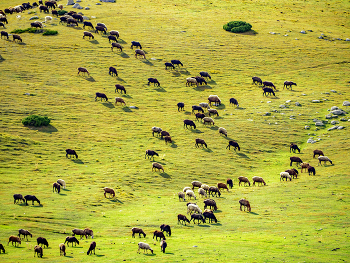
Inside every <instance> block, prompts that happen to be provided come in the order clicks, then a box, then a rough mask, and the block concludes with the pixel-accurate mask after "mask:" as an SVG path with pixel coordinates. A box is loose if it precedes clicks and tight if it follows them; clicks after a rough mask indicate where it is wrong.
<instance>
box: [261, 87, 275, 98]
mask: <svg viewBox="0 0 350 263" xmlns="http://www.w3.org/2000/svg"><path fill="white" fill-rule="evenodd" d="M263 91H264V92H263V96H264V95H265V96H266V97H267V95H268V94H270V95H271V94H273V96H275V97H276V94H275V92H274V91H273V89H271V88H263Z"/></svg>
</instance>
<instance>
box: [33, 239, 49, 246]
mask: <svg viewBox="0 0 350 263" xmlns="http://www.w3.org/2000/svg"><path fill="white" fill-rule="evenodd" d="M36 242H37V243H38V246H39V245H40V244H42V245H43V246H46V247H49V242H47V240H46V238H44V237H38V238H37V239H36Z"/></svg>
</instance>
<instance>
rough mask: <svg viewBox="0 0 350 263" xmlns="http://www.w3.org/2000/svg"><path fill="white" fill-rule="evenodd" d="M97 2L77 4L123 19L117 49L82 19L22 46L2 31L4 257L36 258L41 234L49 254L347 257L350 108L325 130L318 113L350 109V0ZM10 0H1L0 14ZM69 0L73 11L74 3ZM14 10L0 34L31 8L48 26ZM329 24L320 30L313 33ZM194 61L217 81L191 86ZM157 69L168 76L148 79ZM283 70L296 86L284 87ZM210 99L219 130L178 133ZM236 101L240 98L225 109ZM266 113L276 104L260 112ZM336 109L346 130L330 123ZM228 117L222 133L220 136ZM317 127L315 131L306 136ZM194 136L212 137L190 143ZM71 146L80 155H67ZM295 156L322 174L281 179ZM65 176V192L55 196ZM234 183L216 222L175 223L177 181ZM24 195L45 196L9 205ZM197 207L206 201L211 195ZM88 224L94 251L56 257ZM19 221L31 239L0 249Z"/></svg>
mask: <svg viewBox="0 0 350 263" xmlns="http://www.w3.org/2000/svg"><path fill="white" fill-rule="evenodd" d="M96 2H97V1H92V0H82V2H80V5H81V6H83V7H86V6H89V7H90V10H81V11H82V12H83V14H84V15H86V16H88V17H90V20H89V21H91V22H92V23H93V24H94V25H96V23H99V22H100V23H105V24H106V25H107V27H108V31H109V30H118V31H119V32H120V39H119V41H118V42H119V43H120V44H121V45H122V46H123V47H124V49H123V52H119V51H117V50H116V49H114V51H113V52H112V51H111V48H110V47H111V44H110V43H108V39H107V36H106V35H102V34H97V33H95V32H94V31H93V30H90V32H92V33H93V34H94V36H95V39H94V40H88V39H83V38H82V37H83V31H85V30H86V31H89V29H88V28H86V29H85V30H84V29H83V27H82V24H79V26H78V27H67V26H66V25H62V24H60V23H59V19H56V18H54V20H53V21H52V22H51V23H47V24H45V29H51V30H57V31H58V35H55V36H43V35H42V34H40V33H23V34H21V37H22V39H23V43H15V42H13V41H12V36H10V39H9V40H6V39H4V38H3V39H1V45H0V55H1V57H2V58H3V59H2V60H0V76H1V86H0V87H1V93H2V100H1V102H0V112H1V122H0V136H1V137H0V142H1V143H0V150H1V152H2V154H1V155H0V173H1V174H0V176H1V177H0V178H1V179H0V182H1V183H0V200H1V203H2V209H1V210H0V216H1V224H0V243H2V244H3V245H4V246H5V249H6V253H5V254H0V261H1V262H32V261H33V259H34V258H33V247H34V246H35V245H36V238H37V237H39V236H42V237H45V238H47V240H48V242H49V248H45V249H44V258H43V259H42V260H44V261H47V262H68V261H69V262H72V261H74V262H81V261H85V262H86V261H87V262H106V261H107V262H115V261H117V262H119V261H123V260H125V261H129V262H148V261H151V260H157V261H160V262H178V261H188V262H208V261H209V260H213V261H218V262H232V261H236V262H280V261H285V262H341V261H348V259H347V258H349V252H350V247H349V242H348V240H349V220H348V219H349V216H350V214H349V208H350V205H349V179H350V173H349V171H348V160H349V147H350V142H349V139H350V138H349V137H350V136H349V131H348V129H349V122H348V121H340V119H341V118H346V119H349V114H347V115H346V116H340V117H339V118H337V119H330V120H328V124H326V125H325V127H322V128H319V129H316V126H315V125H314V122H313V119H319V120H326V118H325V116H326V115H327V114H329V111H328V110H329V109H330V108H331V107H332V106H338V107H340V108H342V109H344V110H346V111H349V110H348V109H346V107H343V106H342V103H343V101H345V100H347V101H350V96H349V95H350V93H349V78H348V76H349V73H348V71H349V62H350V60H349V43H350V42H348V41H344V40H345V39H346V38H350V24H349V12H350V11H349V3H348V2H347V1H327V2H322V1H314V0H312V1H284V0H282V1H234V2H233V1H216V0H215V1H191V2H188V1H182V0H180V1H176V2H174V1H167V0H161V1H146V2H140V1H134V0H131V1H126V2H120V1H117V3H102V4H101V5H96ZM59 3H64V4H66V1H60V2H59ZM16 4H20V2H18V3H16ZM13 5H14V2H13V1H10V0H3V1H1V4H0V9H2V10H4V9H5V8H7V7H9V6H13ZM64 10H68V11H70V10H75V11H80V10H76V9H73V8H71V6H65V7H64ZM28 12H31V13H30V14H29V13H28ZM19 15H20V17H19V18H16V15H15V14H13V15H8V20H9V23H8V24H6V25H5V28H4V29H1V30H3V31H6V32H11V31H12V30H15V29H25V28H28V27H30V22H32V21H31V20H29V18H30V17H32V16H34V15H38V16H39V18H40V19H39V21H43V20H44V17H45V16H46V14H43V13H40V12H39V11H38V9H33V10H30V11H28V10H27V11H25V12H23V13H22V14H19ZM92 17H95V18H92ZM232 20H243V21H246V22H248V23H250V24H251V25H253V28H252V29H253V31H250V32H248V33H243V34H232V33H229V32H226V31H225V30H223V29H222V26H223V25H224V24H225V23H227V22H229V21H232ZM302 30H304V31H306V34H301V33H300V31H302ZM321 34H324V35H323V36H324V39H319V38H318V37H319V36H321ZM338 38H339V39H342V40H338ZM133 40H135V41H139V42H141V44H142V47H143V50H144V51H145V52H146V57H147V58H146V59H141V58H139V59H136V58H135V52H134V51H133V50H132V49H131V48H130V45H131V43H130V42H131V41H133ZM172 59H179V60H180V61H181V62H182V63H183V64H184V66H183V67H179V68H177V69H176V70H165V66H164V63H165V62H170V60H172ZM110 66H114V67H116V68H117V70H118V77H112V76H110V75H108V68H109V67H110ZM78 67H86V68H87V69H88V70H89V72H90V75H89V76H87V75H86V76H84V75H77V73H78V70H77V68H78ZM200 71H207V72H209V73H210V74H211V76H212V79H211V80H209V81H208V85H206V86H199V87H195V86H192V87H187V86H186V78H188V77H190V76H197V75H199V72H200ZM253 76H259V77H261V78H262V79H263V81H272V82H273V83H274V84H275V85H276V87H277V90H278V91H277V92H276V97H270V96H269V97H264V96H262V90H261V88H260V87H259V86H257V85H254V84H252V79H251V77H253ZM150 77H153V78H157V79H158V80H159V82H160V84H161V85H160V87H155V86H153V85H150V86H148V85H147V82H148V81H147V79H148V78H150ZM285 80H290V81H294V82H296V83H297V86H293V90H286V89H283V82H284V81H285ZM115 84H121V85H123V86H125V88H126V91H127V94H126V95H124V94H123V95H121V94H116V93H115V92H114V90H115ZM331 90H333V91H335V92H332V91H331ZM96 92H103V93H105V94H106V95H107V96H108V98H109V100H108V102H101V101H99V100H98V101H95V93H96ZM28 94H30V95H28ZM211 94H215V95H218V96H219V97H220V98H221V100H222V102H223V103H222V104H221V105H220V106H218V107H214V106H213V108H216V109H217V110H218V112H219V117H213V119H214V121H215V125H214V126H205V125H203V124H201V123H200V122H198V124H197V122H196V125H197V129H185V128H184V127H183V120H184V119H191V120H195V116H194V114H191V106H192V105H198V103H200V102H207V98H208V96H209V95H211ZM114 97H123V98H124V100H125V101H126V104H127V106H120V105H115V104H114ZM232 97H234V98H236V99H237V100H238V102H239V105H240V106H239V107H238V108H235V107H233V106H232V105H230V104H229V99H230V98H232ZM312 100H320V101H321V102H320V103H313V102H312ZM287 101H290V102H287ZM178 102H184V103H185V111H182V112H178V110H177V106H176V104H177V103H178ZM295 102H299V103H300V104H301V106H296V105H295ZM282 104H283V105H286V108H281V107H280V105H282ZM130 106H135V107H136V108H134V107H132V108H130ZM266 112H270V113H271V115H270V116H264V114H265V113H266ZM31 114H37V115H42V116H48V117H49V118H50V119H51V123H50V125H49V126H47V127H40V128H34V127H26V126H23V125H22V123H21V121H22V119H23V118H25V117H27V116H28V115H31ZM332 120H336V121H338V122H339V124H337V125H342V126H344V127H345V129H343V130H333V131H328V130H327V129H328V128H330V127H332V126H333V125H331V124H330V122H331V121H332ZM306 125H309V126H310V127H311V128H310V129H308V130H307V129H305V128H304V127H305V126H306ZM153 126H157V127H161V128H162V129H163V130H166V131H168V132H169V133H170V135H171V137H172V139H173V144H167V145H166V144H165V142H164V140H162V139H160V138H159V137H157V136H152V132H151V128H152V127H153ZM219 127H225V128H226V129H227V131H228V137H227V138H226V137H223V136H222V135H220V134H219V133H218V128H219ZM310 137H312V138H313V139H314V140H316V141H317V142H316V143H315V144H308V143H306V141H307V140H308V139H309V138H310ZM196 138H201V139H204V140H205V141H206V143H207V144H208V148H207V149H206V148H204V149H202V148H196V147H195V139H196ZM229 140H235V141H237V142H238V143H239V145H240V146H241V151H239V152H238V151H237V152H235V151H234V150H232V149H231V151H229V150H228V149H226V146H227V145H228V141H229ZM291 142H294V143H297V144H298V146H299V147H300V148H301V153H300V154H299V153H296V154H293V153H290V152H289V145H290V143H291ZM67 148H71V149H75V150H76V151H77V153H78V155H79V158H78V159H67V158H66V157H65V149H67ZM147 149H152V150H155V151H157V152H158V153H159V157H155V161H156V162H159V163H161V164H162V165H163V167H164V169H165V172H164V173H160V172H152V162H153V161H152V160H149V159H145V157H144V154H145V151H146V150H147ZM315 149H320V150H323V151H324V153H325V154H326V156H328V157H329V158H330V159H331V160H332V161H333V165H330V164H329V163H328V164H327V165H325V166H317V159H313V158H312V155H313V154H312V152H313V150H315ZM290 156H298V157H300V158H301V159H302V160H303V161H304V162H309V163H310V164H311V165H313V166H314V167H315V168H316V175H315V176H309V175H308V174H307V173H299V177H298V179H294V180H292V181H291V182H290V181H288V182H285V181H284V182H281V181H280V179H279V178H280V176H279V174H280V172H282V171H285V170H286V169H289V167H290V166H289V157H290ZM294 167H296V165H294ZM298 170H299V172H300V168H298ZM239 176H246V177H248V178H249V180H251V178H252V177H253V176H261V177H263V178H264V179H265V181H266V182H267V185H266V186H259V187H257V186H255V187H254V186H250V187H249V186H238V180H237V178H238V177H239ZM59 178H62V179H64V180H65V181H66V183H67V188H66V189H64V190H63V191H62V192H61V193H60V194H57V193H53V192H52V184H53V183H54V182H56V181H57V179H59ZM227 178H232V179H233V180H234V187H233V189H232V190H230V191H229V192H225V191H223V192H222V195H221V197H220V198H216V197H214V199H215V200H216V202H217V204H218V211H216V212H215V215H216V217H217V218H218V223H216V224H215V223H212V224H209V223H206V224H200V225H193V223H191V224H190V225H187V226H184V225H180V224H177V215H178V214H186V203H185V202H180V201H179V199H178V197H177V193H178V192H179V191H181V190H182V189H183V188H184V187H185V186H190V185H191V182H192V181H193V180H199V181H201V182H202V183H205V184H208V185H211V186H214V185H216V184H217V183H218V182H226V179H227ZM104 187H112V188H114V189H115V190H116V192H117V195H116V197H115V198H113V199H108V198H104V196H103V188H104ZM17 193H21V194H23V195H27V194H33V195H36V196H37V197H38V198H39V199H40V201H41V203H42V206H38V205H37V204H35V205H34V206H32V205H31V204H30V205H29V206H25V205H23V204H19V205H18V204H16V205H14V204H13V197H12V196H13V194H17ZM195 193H196V195H197V190H196V191H195ZM241 198H246V199H247V200H249V201H250V203H251V205H252V212H251V213H247V212H242V211H240V210H239V204H238V200H240V199H241ZM197 204H199V205H200V207H201V208H203V201H202V198H199V199H198V200H197ZM163 223H166V224H169V225H170V226H171V227H172V232H173V234H172V236H171V237H169V238H167V242H168V248H167V250H166V253H165V254H163V253H161V251H160V248H159V242H158V241H157V242H156V241H155V240H153V239H152V236H153V234H152V232H153V231H155V230H159V226H160V225H161V224H163ZM85 227H89V228H91V229H93V230H94V233H95V238H94V240H95V241H96V243H97V250H96V255H93V256H89V257H88V256H87V255H86V252H87V250H88V246H89V244H90V242H91V240H90V239H88V240H82V241H81V243H80V244H79V245H78V246H77V247H73V248H71V246H69V248H67V256H66V257H65V258H63V257H60V256H59V249H58V245H59V244H60V243H62V242H64V240H65V237H66V236H68V235H71V230H72V229H74V228H80V229H84V228H85ZM132 227H141V228H142V229H143V230H144V231H145V232H146V233H147V236H146V238H138V237H137V238H135V239H134V238H132V237H131V228H132ZM20 228H23V229H27V230H29V231H30V232H31V233H33V238H29V240H28V241H26V240H22V244H21V245H20V246H19V247H14V246H12V245H11V244H10V245H7V242H8V237H9V236H10V235H17V234H18V229H20ZM140 241H143V242H146V243H149V244H150V245H151V247H152V248H153V249H154V253H155V254H153V255H151V254H150V253H148V255H147V254H143V253H141V254H137V253H136V252H137V249H138V247H137V243H138V242H140ZM34 260H36V259H34Z"/></svg>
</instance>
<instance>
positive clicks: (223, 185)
mask: <svg viewBox="0 0 350 263" xmlns="http://www.w3.org/2000/svg"><path fill="white" fill-rule="evenodd" d="M218 188H219V190H220V189H221V188H222V189H226V190H227V192H228V188H227V185H226V184H224V183H218Z"/></svg>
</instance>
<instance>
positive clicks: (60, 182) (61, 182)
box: [57, 179, 66, 189]
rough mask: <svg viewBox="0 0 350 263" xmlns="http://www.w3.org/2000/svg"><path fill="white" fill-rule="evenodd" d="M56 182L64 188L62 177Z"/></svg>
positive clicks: (64, 183)
mask: <svg viewBox="0 0 350 263" xmlns="http://www.w3.org/2000/svg"><path fill="white" fill-rule="evenodd" d="M57 183H59V184H60V185H61V186H62V187H63V188H64V189H65V188H66V182H65V181H64V180H62V179H58V180H57Z"/></svg>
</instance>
